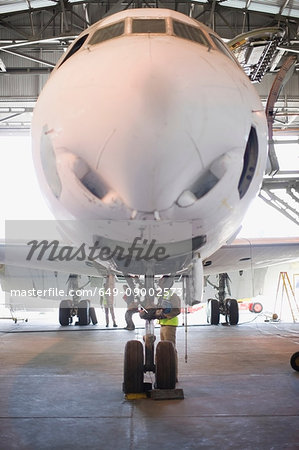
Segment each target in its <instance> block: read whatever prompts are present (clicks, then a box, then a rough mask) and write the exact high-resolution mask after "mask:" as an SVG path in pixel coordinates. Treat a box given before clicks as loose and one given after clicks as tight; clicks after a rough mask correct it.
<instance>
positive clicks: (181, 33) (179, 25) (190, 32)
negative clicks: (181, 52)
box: [173, 20, 209, 47]
mask: <svg viewBox="0 0 299 450" xmlns="http://www.w3.org/2000/svg"><path fill="white" fill-rule="evenodd" d="M173 32H174V34H175V35H176V36H178V37H181V38H184V39H189V40H190V41H194V42H197V43H198V44H202V45H205V46H207V47H209V43H208V41H207V40H206V38H205V36H204V34H203V33H202V31H201V30H200V29H199V28H197V27H193V26H192V25H188V24H186V23H183V22H179V21H177V20H174V21H173Z"/></svg>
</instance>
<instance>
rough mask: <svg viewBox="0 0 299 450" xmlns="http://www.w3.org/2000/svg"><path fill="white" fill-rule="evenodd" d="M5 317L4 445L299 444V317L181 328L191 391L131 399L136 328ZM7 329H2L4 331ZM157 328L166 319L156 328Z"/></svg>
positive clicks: (0, 379)
mask: <svg viewBox="0 0 299 450" xmlns="http://www.w3.org/2000/svg"><path fill="white" fill-rule="evenodd" d="M42 328H43V324H42V323H39V324H34V325H31V326H30V325H29V324H25V323H18V324H16V325H15V324H13V323H10V322H9V323H7V322H6V323H5V324H4V323H3V324H2V323H0V346H1V347H0V350H1V364H0V449H1V450H2V449H3V450H9V449H18V450H21V449H28V450H35V449H37V450H39V449H51V450H54V449H64V450H66V449H105V450H110V449H114V450H119V449H121V450H126V449H128V450H129V449H130V450H139V449H155V450H156V449H157V448H160V449H161V450H167V449H201V448H203V449H221V450H222V449H240V450H245V449H255V450H256V449H278V450H281V449H299V372H294V371H293V370H292V368H291V367H290V364H289V359H290V356H291V354H292V353H294V352H295V351H298V350H299V324H295V325H294V324H284V325H283V324H273V323H253V324H243V325H240V326H237V327H224V326H221V325H219V326H217V327H215V326H214V327H211V326H204V325H202V326H197V327H195V326H194V327H190V329H189V331H188V363H187V364H186V363H185V357H184V352H185V341H184V337H185V332H184V329H183V328H182V327H180V328H179V329H178V334H177V335H178V352H179V379H180V382H179V384H178V387H181V388H183V390H184V393H185V399H184V400H168V401H165V400H164V401H154V400H151V399H143V400H134V401H127V400H125V399H124V396H123V394H122V389H121V385H122V370H123V350H124V346H125V343H126V341H127V340H129V339H135V338H137V339H141V338H142V334H143V330H141V329H140V330H135V331H134V332H128V331H126V330H122V329H109V330H106V329H103V328H101V327H98V326H96V327H92V326H90V327H87V328H80V327H74V326H73V327H70V328H69V329H68V331H64V330H63V329H61V328H60V327H59V326H57V325H56V324H53V325H51V324H50V325H49V324H48V325H47V326H46V327H45V331H44V332H42V331H40V330H41V329H42ZM1 330H2V331H1ZM157 334H158V329H157Z"/></svg>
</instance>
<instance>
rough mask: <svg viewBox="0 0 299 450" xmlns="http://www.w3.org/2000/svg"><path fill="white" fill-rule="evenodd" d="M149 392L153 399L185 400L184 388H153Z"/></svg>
mask: <svg viewBox="0 0 299 450" xmlns="http://www.w3.org/2000/svg"><path fill="white" fill-rule="evenodd" d="M149 394H150V398H151V399H153V400H184V391H183V389H152V390H151V391H150V392H149Z"/></svg>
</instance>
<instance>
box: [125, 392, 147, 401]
mask: <svg viewBox="0 0 299 450" xmlns="http://www.w3.org/2000/svg"><path fill="white" fill-rule="evenodd" d="M142 398H148V396H147V395H146V392H140V393H132V394H125V399H126V400H140V399H142Z"/></svg>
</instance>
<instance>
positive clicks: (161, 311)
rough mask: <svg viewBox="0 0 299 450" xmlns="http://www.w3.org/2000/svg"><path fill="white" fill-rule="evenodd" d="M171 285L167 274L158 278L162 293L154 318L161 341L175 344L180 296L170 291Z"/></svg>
mask: <svg viewBox="0 0 299 450" xmlns="http://www.w3.org/2000/svg"><path fill="white" fill-rule="evenodd" d="M171 285H172V279H171V277H168V276H163V277H162V278H160V280H159V287H160V288H161V289H162V293H163V292H164V290H166V291H167V292H166V293H163V296H162V301H161V302H160V308H158V309H157V310H156V318H157V319H158V320H159V324H160V325H161V328H160V339H161V341H171V342H172V343H173V345H174V347H175V346H176V329H177V326H178V324H179V318H178V315H179V314H180V312H181V300H180V297H179V296H178V295H177V294H175V293H173V294H171V293H170V287H171Z"/></svg>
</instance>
